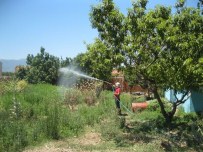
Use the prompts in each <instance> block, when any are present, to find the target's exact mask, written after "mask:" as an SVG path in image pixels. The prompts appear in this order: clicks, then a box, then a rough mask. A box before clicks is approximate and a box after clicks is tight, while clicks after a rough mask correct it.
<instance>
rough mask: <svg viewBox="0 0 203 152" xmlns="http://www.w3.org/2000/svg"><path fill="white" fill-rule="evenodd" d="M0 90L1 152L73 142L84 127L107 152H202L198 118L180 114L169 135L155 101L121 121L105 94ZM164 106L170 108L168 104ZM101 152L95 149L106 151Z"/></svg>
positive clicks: (22, 85) (13, 84)
mask: <svg viewBox="0 0 203 152" xmlns="http://www.w3.org/2000/svg"><path fill="white" fill-rule="evenodd" d="M0 87H1V90H4V91H2V92H1V98H0V115H1V117H0V141H1V142H0V149H1V151H9V152H10V151H22V150H23V149H25V148H26V147H28V146H31V145H38V144H39V143H41V142H46V141H47V140H64V139H65V138H68V139H69V138H70V139H71V138H73V136H80V135H81V134H83V133H84V131H85V126H90V127H92V128H95V129H96V130H97V132H100V133H101V136H102V140H104V141H108V142H110V143H111V142H113V143H114V144H113V145H112V144H110V143H109V144H110V145H109V144H107V143H108V142H106V143H105V144H104V145H103V146H104V147H105V146H110V147H108V148H109V149H116V147H117V148H118V147H120V148H119V149H123V150H124V151H126V150H127V151H133V149H137V150H141V149H142V148H144V146H143V144H144V145H145V144H146V145H145V147H147V149H154V150H155V151H157V149H158V150H159V151H163V148H167V149H168V148H170V149H172V150H186V149H193V150H195V149H198V148H200V149H201V148H203V147H202V146H203V145H202V141H203V134H202V129H203V124H202V117H201V116H200V115H196V114H184V113H183V112H182V110H181V109H180V110H179V112H178V113H177V114H176V116H175V119H174V120H175V123H174V126H173V128H171V129H172V130H168V129H167V128H165V126H164V121H163V120H164V118H163V116H162V115H160V109H159V108H158V107H157V106H156V104H155V103H156V101H151V102H150V106H149V108H148V109H146V110H144V111H137V112H136V113H135V114H131V113H128V111H126V109H125V108H123V109H122V111H123V113H125V112H126V113H127V114H128V116H126V117H120V118H119V117H117V115H116V108H114V107H115V105H114V100H113V98H112V92H109V91H103V92H101V93H100V96H99V98H97V97H96V96H94V95H93V94H92V93H91V91H90V92H88V93H87V91H84V92H83V91H79V90H78V89H77V90H69V89H65V88H61V87H59V86H53V85H50V84H34V85H33V84H27V83H26V82H25V81H19V82H18V81H9V82H3V81H2V82H1V84H0ZM60 89H62V91H63V92H62V91H61V90H60ZM64 94H65V96H64ZM90 94H91V95H90ZM90 98H91V99H90ZM133 98H135V97H133V96H131V95H130V94H125V93H124V94H123V95H122V98H121V101H122V103H123V104H124V105H125V106H126V107H127V108H130V105H131V102H132V99H133ZM137 102H139V101H137ZM72 105H74V108H71V106H72ZM165 106H167V107H168V103H167V102H165ZM109 114H111V115H109ZM166 137H167V138H166ZM141 143H142V144H141ZM157 143H158V145H157ZM103 146H101V147H96V149H98V150H102V149H103V150H104V147H103ZM164 146H166V147H164ZM80 148H85V147H80ZM86 148H87V147H86ZM92 148H93V147H92Z"/></svg>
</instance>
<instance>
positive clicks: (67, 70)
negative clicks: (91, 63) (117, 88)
mask: <svg viewBox="0 0 203 152" xmlns="http://www.w3.org/2000/svg"><path fill="white" fill-rule="evenodd" d="M59 72H60V73H62V74H63V75H66V76H68V75H69V77H68V78H69V79H72V80H76V79H78V78H80V77H83V78H86V79H89V80H97V81H102V82H104V83H107V84H112V83H110V82H108V81H104V80H101V79H97V78H94V77H91V76H88V75H85V74H83V73H82V72H80V71H76V70H72V69H71V68H60V69H59Z"/></svg>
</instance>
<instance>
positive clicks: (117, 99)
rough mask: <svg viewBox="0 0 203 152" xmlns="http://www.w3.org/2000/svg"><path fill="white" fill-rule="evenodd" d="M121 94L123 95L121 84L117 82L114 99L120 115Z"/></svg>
mask: <svg viewBox="0 0 203 152" xmlns="http://www.w3.org/2000/svg"><path fill="white" fill-rule="evenodd" d="M120 94H121V84H120V83H119V82H116V83H115V90H114V98H115V104H116V108H117V111H118V115H122V114H121V106H120Z"/></svg>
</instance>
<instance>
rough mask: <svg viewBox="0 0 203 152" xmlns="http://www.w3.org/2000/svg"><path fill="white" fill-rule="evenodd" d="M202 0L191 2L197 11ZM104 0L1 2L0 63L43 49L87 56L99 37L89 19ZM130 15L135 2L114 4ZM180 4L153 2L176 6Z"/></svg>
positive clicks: (152, 2) (125, 0)
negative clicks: (132, 3)
mask: <svg viewBox="0 0 203 152" xmlns="http://www.w3.org/2000/svg"><path fill="white" fill-rule="evenodd" d="M197 1H198V0H187V3H186V4H187V5H188V6H193V7H196V5H197ZM99 2H101V0H0V59H26V57H27V55H28V54H33V55H36V54H37V53H39V52H40V48H41V47H43V48H45V51H46V52H48V53H49V54H51V55H54V56H56V57H59V58H60V57H62V58H63V59H65V58H66V57H71V58H74V57H75V56H77V55H78V54H79V53H84V52H86V45H85V44H84V42H86V43H87V44H90V43H93V42H94V39H95V38H96V37H97V36H98V32H97V30H96V29H93V28H92V26H91V22H90V19H89V13H90V10H91V6H92V5H97V4H98V3H99ZM114 2H115V4H116V5H117V7H118V8H119V10H120V11H121V12H123V13H124V14H126V12H127V9H128V8H130V7H131V2H132V1H131V0H114ZM175 2H176V0H170V1H169V0H149V3H148V5H147V6H148V8H152V9H153V8H154V7H155V6H156V5H157V4H159V5H165V6H174V4H175Z"/></svg>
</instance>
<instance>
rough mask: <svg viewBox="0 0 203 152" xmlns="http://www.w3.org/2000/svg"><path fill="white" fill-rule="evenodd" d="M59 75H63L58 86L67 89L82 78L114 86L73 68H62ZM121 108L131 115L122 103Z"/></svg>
mask: <svg viewBox="0 0 203 152" xmlns="http://www.w3.org/2000/svg"><path fill="white" fill-rule="evenodd" d="M59 73H61V77H60V79H59V83H58V84H59V85H63V86H66V87H67V86H70V85H72V84H75V83H76V82H77V79H79V78H81V77H83V78H86V79H89V80H96V81H100V82H103V83H107V84H109V85H112V83H110V82H108V81H104V80H101V79H97V78H94V77H91V76H88V75H85V74H84V73H82V72H80V71H76V70H73V69H71V68H60V69H59ZM119 102H120V101H119ZM120 103H121V102H120ZM121 106H123V107H124V108H125V109H126V110H127V111H128V112H129V113H131V112H130V111H129V109H128V108H127V107H125V106H124V105H123V104H122V103H121ZM131 114H132V113H131Z"/></svg>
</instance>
